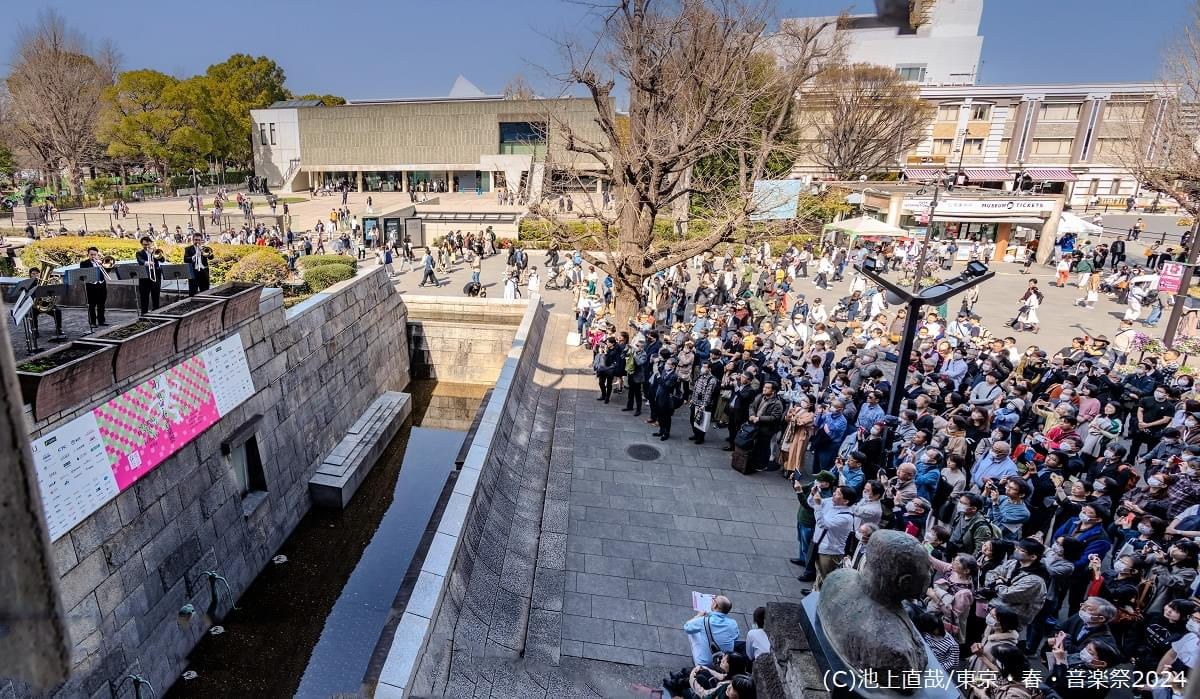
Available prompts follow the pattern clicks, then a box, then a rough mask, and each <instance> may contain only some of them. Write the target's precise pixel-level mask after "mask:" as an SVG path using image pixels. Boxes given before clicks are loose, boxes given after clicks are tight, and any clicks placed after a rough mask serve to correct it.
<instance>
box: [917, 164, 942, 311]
mask: <svg viewBox="0 0 1200 699" xmlns="http://www.w3.org/2000/svg"><path fill="white" fill-rule="evenodd" d="M939 189H941V180H934V182H933V201H932V202H930V203H929V225H927V226H925V236H924V237H923V238H922V239H921V252H920V254H919V255H918V256H917V270H916V272H914V273H913V293H914V294H915V293H918V292H919V291H921V275H923V274H924V273H925V258H926V257H927V256H928V255H929V237H930V235H932V233H933V214H934V211H935V210H936V209H937V203H938V190H939Z"/></svg>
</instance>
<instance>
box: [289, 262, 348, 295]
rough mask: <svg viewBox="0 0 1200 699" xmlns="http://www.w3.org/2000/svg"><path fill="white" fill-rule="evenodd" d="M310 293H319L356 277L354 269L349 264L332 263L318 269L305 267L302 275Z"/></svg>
mask: <svg viewBox="0 0 1200 699" xmlns="http://www.w3.org/2000/svg"><path fill="white" fill-rule="evenodd" d="M301 276H302V277H303V278H304V283H305V284H307V285H308V289H309V291H312V292H313V293H317V292H320V291H324V290H325V289H328V288H329V287H331V286H333V285H334V284H337V283H338V282H344V281H346V280H347V279H350V278H352V277H354V267H352V266H351V265H348V264H339V263H336V262H335V263H331V264H324V265H319V266H317V267H305V268H304V271H303V272H302V273H301Z"/></svg>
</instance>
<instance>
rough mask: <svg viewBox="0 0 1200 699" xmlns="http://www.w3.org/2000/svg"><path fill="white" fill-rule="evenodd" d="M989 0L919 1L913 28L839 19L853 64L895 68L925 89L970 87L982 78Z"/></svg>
mask: <svg viewBox="0 0 1200 699" xmlns="http://www.w3.org/2000/svg"><path fill="white" fill-rule="evenodd" d="M982 16H983V0H916V1H915V2H913V3H912V4H911V5H910V11H909V13H908V17H907V25H906V26H901V27H896V26H892V25H890V24H887V23H885V22H884V21H881V20H880V19H879V17H878V16H877V15H875V14H866V15H851V16H849V17H843V18H832V17H826V18H820V19H829V20H836V26H837V29H836V32H837V34H838V38H839V39H840V40H842V41H843V42H844V43H845V60H846V62H848V63H871V64H874V65H882V66H888V67H890V68H895V69H896V71H897V72H898V73H900V75H901V76H903V77H904V78H905V79H907V80H911V81H913V82H917V83H921V84H922V85H970V84H973V83H975V82H976V80H977V79H978V77H979V56H980V53H981V52H982V51H983V36H981V35H980V34H979V23H980V19H981V18H982Z"/></svg>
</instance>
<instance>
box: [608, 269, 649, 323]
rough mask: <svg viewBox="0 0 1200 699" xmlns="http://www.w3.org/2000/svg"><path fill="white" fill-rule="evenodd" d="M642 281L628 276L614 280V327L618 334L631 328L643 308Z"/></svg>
mask: <svg viewBox="0 0 1200 699" xmlns="http://www.w3.org/2000/svg"><path fill="white" fill-rule="evenodd" d="M642 281H643V280H641V279H637V280H634V279H633V278H631V277H628V276H624V277H614V278H613V306H614V308H613V325H615V326H616V328H617V331H618V332H620V331H622V330H625V329H627V328H628V327H629V321H630V320H631V319H632V318H633V317H634V316H635V315H637V312H638V311H639V310H640V308H641V301H642Z"/></svg>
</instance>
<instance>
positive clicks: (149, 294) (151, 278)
mask: <svg viewBox="0 0 1200 699" xmlns="http://www.w3.org/2000/svg"><path fill="white" fill-rule="evenodd" d="M141 243H142V249H141V250H138V251H137V255H135V256H134V260H136V261H137V263H138V264H139V265H142V266H143V267H145V268H146V277H138V310H139V311H140V312H141V313H142V314H143V315H145V314H146V313H149V312H150V311H151V310H158V306H159V293H160V292H161V291H162V275H161V273H160V270H159V261H158V260H156V259H154V248H153V246H154V241H153V240H152V239H151V238H150V236H148V235H144V236H142V239H141Z"/></svg>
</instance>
